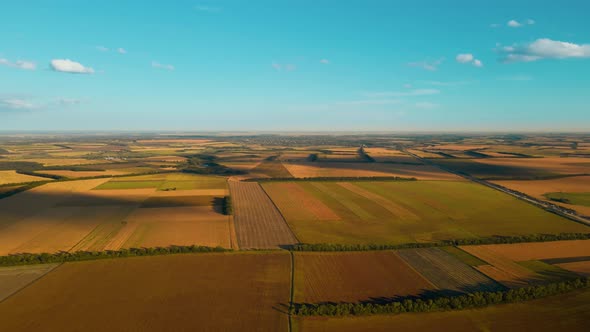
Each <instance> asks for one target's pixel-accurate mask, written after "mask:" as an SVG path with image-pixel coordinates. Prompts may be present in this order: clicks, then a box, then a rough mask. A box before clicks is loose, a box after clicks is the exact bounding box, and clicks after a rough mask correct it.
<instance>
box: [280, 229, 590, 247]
mask: <svg viewBox="0 0 590 332" xmlns="http://www.w3.org/2000/svg"><path fill="white" fill-rule="evenodd" d="M589 239H590V233H560V234H529V235H521V236H493V237H482V238H474V239H458V240H446V241H439V242H425V243H403V244H336V243H316V244H307V243H302V244H294V245H292V246H290V247H289V249H290V250H292V251H372V250H392V249H411V248H431V247H448V246H464V245H479V244H508V243H524V242H550V241H562V240H589Z"/></svg>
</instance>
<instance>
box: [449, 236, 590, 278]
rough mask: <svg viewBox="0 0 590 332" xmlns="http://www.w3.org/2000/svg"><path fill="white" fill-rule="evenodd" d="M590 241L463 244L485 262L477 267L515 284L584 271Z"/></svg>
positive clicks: (489, 275) (588, 257)
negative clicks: (569, 267)
mask: <svg viewBox="0 0 590 332" xmlns="http://www.w3.org/2000/svg"><path fill="white" fill-rule="evenodd" d="M589 245H590V240H574V241H556V242H537V243H516V244H496V245H479V246H461V247H460V248H461V249H462V250H464V251H466V252H468V253H470V254H471V255H473V256H476V257H477V258H479V259H481V260H482V261H483V262H485V263H484V264H481V265H478V266H476V267H475V268H476V269H478V270H479V271H481V272H482V273H484V274H486V275H487V276H488V277H490V278H492V279H494V280H496V281H498V282H500V283H502V284H503V285H505V286H506V287H509V288H516V287H522V286H526V285H529V284H538V283H544V282H547V281H556V280H564V279H568V278H569V279H572V278H576V277H579V276H580V275H582V276H583V275H585V270H584V266H585V265H586V264H585V263H586V262H587V261H590V256H589V255H588V253H589V252H590V251H588V246H589ZM571 263H576V264H571ZM568 264H569V265H571V266H572V269H568V268H567V267H568V266H569V265H568Z"/></svg>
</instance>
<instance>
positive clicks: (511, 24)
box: [506, 18, 535, 28]
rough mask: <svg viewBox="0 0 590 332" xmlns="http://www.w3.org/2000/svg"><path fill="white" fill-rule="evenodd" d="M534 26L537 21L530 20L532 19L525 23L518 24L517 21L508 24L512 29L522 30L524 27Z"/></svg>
mask: <svg viewBox="0 0 590 332" xmlns="http://www.w3.org/2000/svg"><path fill="white" fill-rule="evenodd" d="M533 24H535V20H533V19H530V18H529V19H527V20H525V21H523V22H518V21H517V20H510V21H508V22H507V23H506V25H507V26H509V27H511V28H520V27H522V26H524V25H533Z"/></svg>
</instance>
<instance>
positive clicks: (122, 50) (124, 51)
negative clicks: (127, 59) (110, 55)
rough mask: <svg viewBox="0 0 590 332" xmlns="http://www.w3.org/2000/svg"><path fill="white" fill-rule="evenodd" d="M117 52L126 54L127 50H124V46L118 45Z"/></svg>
mask: <svg viewBox="0 0 590 332" xmlns="http://www.w3.org/2000/svg"><path fill="white" fill-rule="evenodd" d="M117 52H119V54H127V50H126V49H124V48H122V47H119V48H118V49H117Z"/></svg>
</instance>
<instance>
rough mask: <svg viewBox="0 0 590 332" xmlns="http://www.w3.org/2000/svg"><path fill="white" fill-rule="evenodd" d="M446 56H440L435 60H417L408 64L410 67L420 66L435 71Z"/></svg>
mask: <svg viewBox="0 0 590 332" xmlns="http://www.w3.org/2000/svg"><path fill="white" fill-rule="evenodd" d="M443 61H444V58H440V59H438V60H434V61H417V62H410V63H408V66H410V67H418V68H422V69H425V70H430V71H435V70H437V69H438V66H439V65H440V64H441V63H443Z"/></svg>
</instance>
